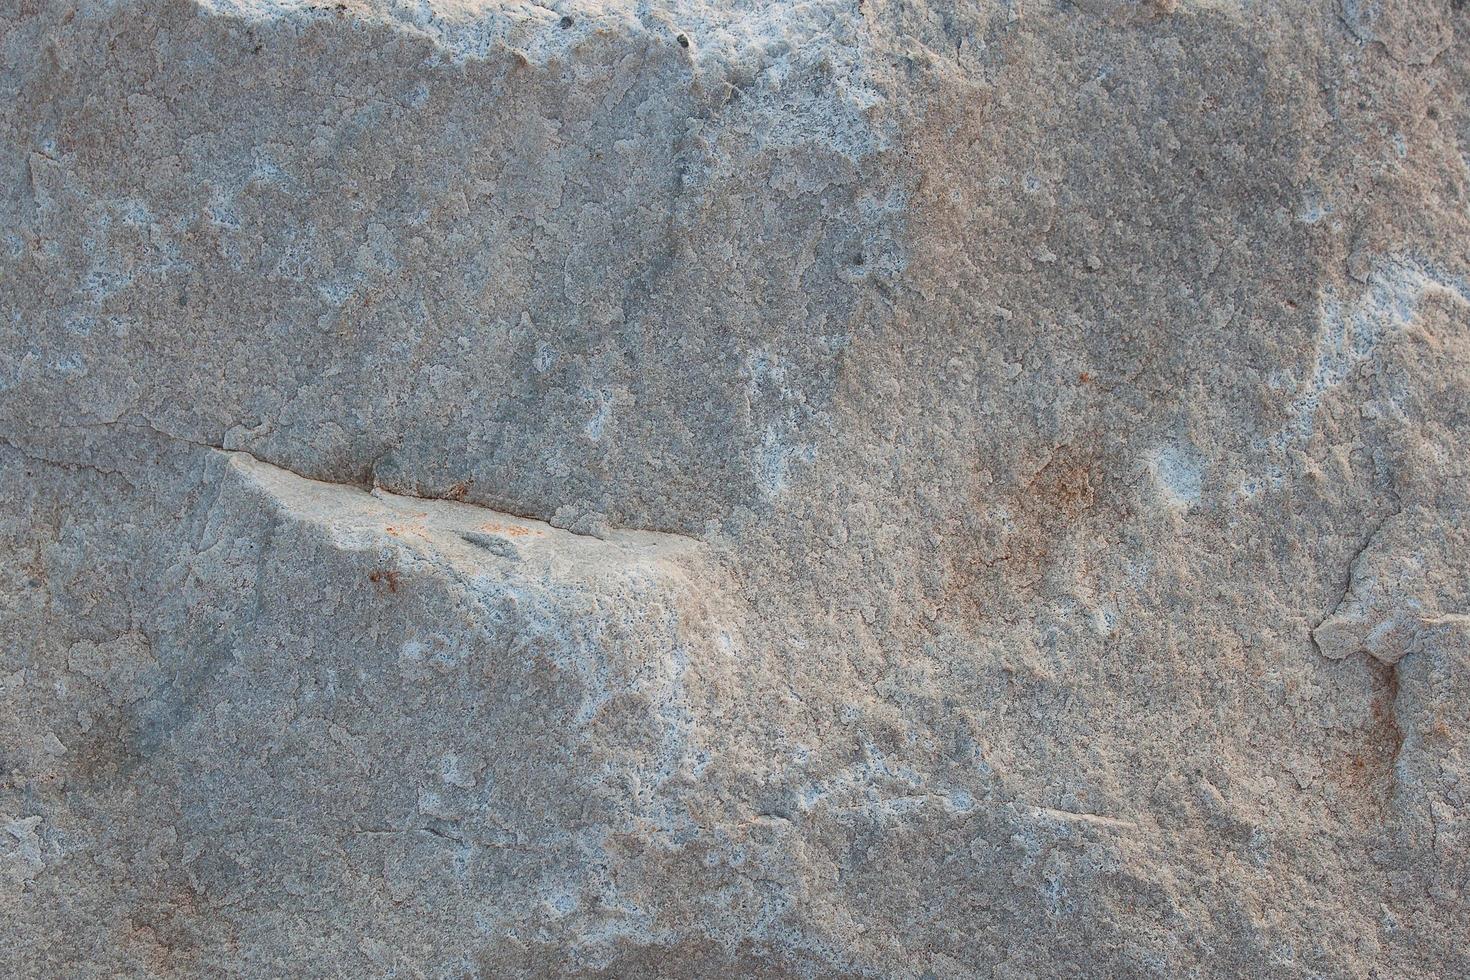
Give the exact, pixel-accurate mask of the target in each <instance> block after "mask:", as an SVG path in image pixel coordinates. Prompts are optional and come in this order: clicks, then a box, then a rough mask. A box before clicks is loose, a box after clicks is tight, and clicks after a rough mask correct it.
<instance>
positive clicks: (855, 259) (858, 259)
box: [852, 252, 867, 265]
mask: <svg viewBox="0 0 1470 980" xmlns="http://www.w3.org/2000/svg"><path fill="white" fill-rule="evenodd" d="M865 261H867V260H866V259H864V258H863V256H862V253H861V252H859V253H858V254H857V255H854V256H853V257H852V264H853V265H862V264H863V262H865Z"/></svg>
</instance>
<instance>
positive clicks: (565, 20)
mask: <svg viewBox="0 0 1470 980" xmlns="http://www.w3.org/2000/svg"><path fill="white" fill-rule="evenodd" d="M574 23H576V21H574V20H572V19H571V18H570V17H563V18H562V19H561V29H562V30H566V29H567V28H568V27H571V26H572V24H574Z"/></svg>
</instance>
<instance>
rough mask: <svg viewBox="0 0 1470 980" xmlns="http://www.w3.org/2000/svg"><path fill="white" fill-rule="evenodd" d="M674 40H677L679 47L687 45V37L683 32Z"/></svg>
mask: <svg viewBox="0 0 1470 980" xmlns="http://www.w3.org/2000/svg"><path fill="white" fill-rule="evenodd" d="M674 40H676V41H678V42H679V47H681V48H687V47H689V38H688V37H686V36H685V35H683V34H680V35H679V36H678V37H676V38H674Z"/></svg>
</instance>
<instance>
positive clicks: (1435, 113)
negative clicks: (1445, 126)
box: [1426, 106, 1439, 119]
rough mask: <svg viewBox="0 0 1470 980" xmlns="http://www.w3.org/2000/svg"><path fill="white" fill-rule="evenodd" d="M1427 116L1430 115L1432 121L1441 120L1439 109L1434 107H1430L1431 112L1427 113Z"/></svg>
mask: <svg viewBox="0 0 1470 980" xmlns="http://www.w3.org/2000/svg"><path fill="white" fill-rule="evenodd" d="M1426 115H1428V116H1429V118H1430V119H1438V118H1439V110H1438V109H1437V108H1435V107H1434V106H1430V107H1429V112H1428V113H1426Z"/></svg>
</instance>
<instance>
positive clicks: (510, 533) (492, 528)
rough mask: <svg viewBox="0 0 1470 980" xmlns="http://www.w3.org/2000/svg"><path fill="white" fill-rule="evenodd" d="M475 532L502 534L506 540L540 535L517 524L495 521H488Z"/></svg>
mask: <svg viewBox="0 0 1470 980" xmlns="http://www.w3.org/2000/svg"><path fill="white" fill-rule="evenodd" d="M475 530H477V531H486V532H489V533H490V534H503V535H505V536H506V537H508V538H521V537H525V536H526V535H528V534H540V533H541V532H540V531H532V530H531V529H530V528H526V527H521V526H519V525H517V524H500V523H497V522H496V521H490V522H488V523H486V524H481V525H480V526H479V527H477V528H476V529H475Z"/></svg>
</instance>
